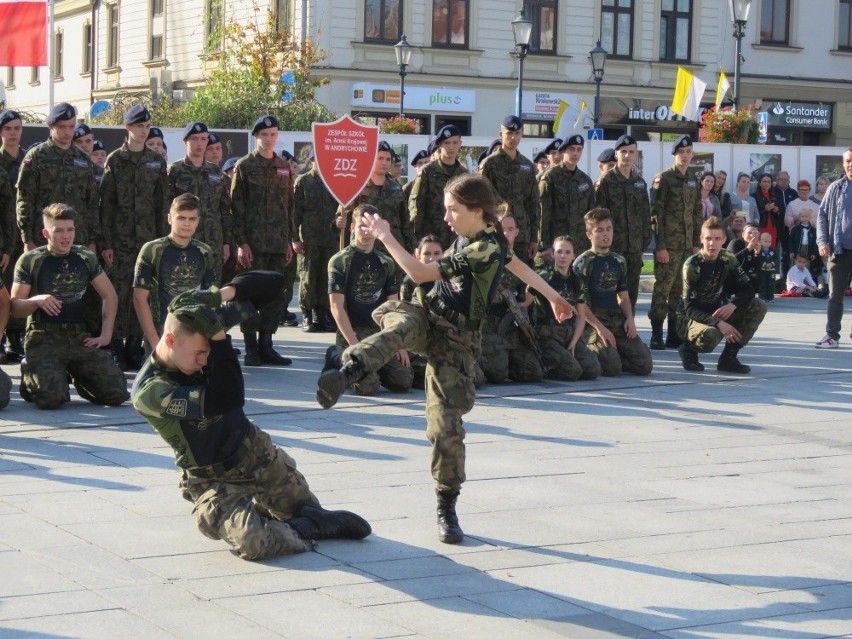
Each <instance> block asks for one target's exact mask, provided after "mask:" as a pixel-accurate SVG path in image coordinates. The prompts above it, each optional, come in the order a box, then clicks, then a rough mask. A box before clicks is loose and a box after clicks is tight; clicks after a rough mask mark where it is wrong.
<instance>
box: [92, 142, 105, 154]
mask: <svg viewBox="0 0 852 639" xmlns="http://www.w3.org/2000/svg"><path fill="white" fill-rule="evenodd" d="M92 151H106V147H105V146H104V143H103V142H101V141H100V140H95V141H94V142H93V143H92Z"/></svg>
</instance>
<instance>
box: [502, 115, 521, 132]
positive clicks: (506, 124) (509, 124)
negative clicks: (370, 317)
mask: <svg viewBox="0 0 852 639" xmlns="http://www.w3.org/2000/svg"><path fill="white" fill-rule="evenodd" d="M500 126H502V127H503V128H504V129H506V130H508V131H521V130H522V129H523V128H524V123H523V122H521V118H519V117H518V116H517V115H507V116H506V117H505V118H503V122H501V123H500Z"/></svg>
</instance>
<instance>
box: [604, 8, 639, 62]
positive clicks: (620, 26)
mask: <svg viewBox="0 0 852 639" xmlns="http://www.w3.org/2000/svg"><path fill="white" fill-rule="evenodd" d="M601 46H602V47H603V48H604V49H606V50H607V51H608V52H609V55H610V56H611V57H616V58H630V57H632V56H633V0H601Z"/></svg>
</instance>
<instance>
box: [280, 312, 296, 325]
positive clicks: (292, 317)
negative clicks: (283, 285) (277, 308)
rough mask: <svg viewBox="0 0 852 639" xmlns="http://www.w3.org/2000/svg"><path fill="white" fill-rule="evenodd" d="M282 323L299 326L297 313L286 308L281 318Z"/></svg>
mask: <svg viewBox="0 0 852 639" xmlns="http://www.w3.org/2000/svg"><path fill="white" fill-rule="evenodd" d="M281 325H282V326H290V327H293V326H298V325H299V320H297V319H296V314H295V313H291V312H290V311H287V310H285V311H284V315H283V316H282V318H281Z"/></svg>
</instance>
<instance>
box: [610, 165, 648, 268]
mask: <svg viewBox="0 0 852 639" xmlns="http://www.w3.org/2000/svg"><path fill="white" fill-rule="evenodd" d="M597 205H598V206H602V207H604V208H607V209H609V210H610V212H611V213H612V229H613V237H612V248H611V250H612V251H614V252H615V253H621V254H625V253H641V252H642V251H644V250H645V249H646V248H647V246H648V243H649V242H650V241H651V202H650V200H649V199H648V185H647V184H646V183H645V180H643V179H642V176H640V175H639V174H631V175H630V177H624V176H623V175H622V174H621V171H619V170H618V168H617V167H616V168H614V169H613V170H612V171H609V172H607V173H606V175H604V176H603V177H602V178H601V179H600V180H599V181H598V183H597Z"/></svg>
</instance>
